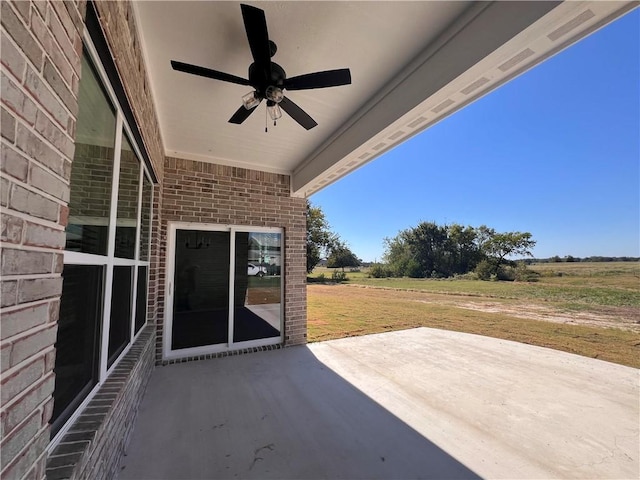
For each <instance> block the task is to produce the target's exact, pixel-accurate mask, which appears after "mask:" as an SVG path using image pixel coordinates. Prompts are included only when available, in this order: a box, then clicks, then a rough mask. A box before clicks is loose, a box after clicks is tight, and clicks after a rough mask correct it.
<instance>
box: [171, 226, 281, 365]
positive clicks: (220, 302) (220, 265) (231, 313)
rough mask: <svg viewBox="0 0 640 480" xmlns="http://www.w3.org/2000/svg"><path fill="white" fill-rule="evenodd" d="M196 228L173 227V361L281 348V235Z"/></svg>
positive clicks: (270, 231)
mask: <svg viewBox="0 0 640 480" xmlns="http://www.w3.org/2000/svg"><path fill="white" fill-rule="evenodd" d="M197 228H199V229H198V230H191V229H187V228H185V229H180V228H179V227H178V226H174V227H172V231H173V233H172V238H173V239H174V240H173V242H172V243H173V254H174V265H173V273H172V274H171V273H170V275H171V278H172V281H173V286H174V288H173V292H172V295H171V296H170V298H171V300H170V301H171V302H172V305H171V314H172V316H171V320H170V322H169V325H170V332H169V333H170V344H168V345H167V346H166V348H167V350H168V353H169V354H170V356H173V357H176V356H180V354H189V355H198V354H204V353H209V352H214V351H223V350H231V349H234V348H241V347H249V346H258V345H267V344H275V343H278V342H279V341H280V340H281V330H282V326H281V323H282V321H281V318H282V308H281V303H282V286H283V283H282V276H281V274H282V233H281V231H280V230H278V229H266V228H265V229H261V228H251V229H249V228H247V229H244V228H229V229H222V230H221V229H219V227H215V226H212V227H211V230H207V229H206V228H207V227H206V226H202V225H199V226H198V227H197ZM170 290H171V289H170ZM186 349H188V351H187V350H186ZM174 351H175V354H171V352H174ZM178 351H181V352H178Z"/></svg>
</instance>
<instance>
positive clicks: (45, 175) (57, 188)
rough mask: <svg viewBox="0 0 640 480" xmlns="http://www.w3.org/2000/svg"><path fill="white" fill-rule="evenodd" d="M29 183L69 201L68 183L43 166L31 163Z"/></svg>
mask: <svg viewBox="0 0 640 480" xmlns="http://www.w3.org/2000/svg"><path fill="white" fill-rule="evenodd" d="M29 170H30V173H29V184H30V185H31V186H32V187H35V188H39V189H40V190H42V191H43V192H46V193H48V194H49V195H51V196H54V197H56V198H59V199H60V200H63V201H65V202H68V201H69V185H68V184H67V183H65V182H64V181H62V180H60V179H59V178H57V177H55V176H53V175H52V174H51V173H49V172H48V171H46V170H45V169H44V168H42V167H39V166H38V165H36V164H33V163H32V164H31V168H30V169H29Z"/></svg>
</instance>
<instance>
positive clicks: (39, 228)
mask: <svg viewBox="0 0 640 480" xmlns="http://www.w3.org/2000/svg"><path fill="white" fill-rule="evenodd" d="M65 241H66V237H65V232H64V231H63V230H56V229H53V228H49V227H45V226H43V225H39V224H37V223H31V222H27V224H26V226H25V232H24V244H25V245H33V246H37V247H50V248H56V249H62V248H64V244H65Z"/></svg>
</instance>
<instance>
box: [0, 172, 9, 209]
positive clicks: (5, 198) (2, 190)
mask: <svg viewBox="0 0 640 480" xmlns="http://www.w3.org/2000/svg"><path fill="white" fill-rule="evenodd" d="M10 194H11V182H9V180H7V179H6V178H0V205H2V206H3V207H6V206H7V205H9V196H10Z"/></svg>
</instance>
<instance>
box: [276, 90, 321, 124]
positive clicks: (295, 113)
mask: <svg viewBox="0 0 640 480" xmlns="http://www.w3.org/2000/svg"><path fill="white" fill-rule="evenodd" d="M279 105H280V107H281V108H282V109H283V110H284V111H285V112H287V113H288V114H289V116H290V117H291V118H293V119H294V120H295V121H296V122H298V123H299V124H300V125H302V126H303V127H304V128H305V129H307V130H311V129H312V128H313V127H315V126H316V125H318V124H317V123H316V121H315V120H314V119H313V118H311V117H310V116H309V115H308V114H307V112H305V111H304V110H302V109H301V108H300V107H299V106H298V105H296V104H295V103H293V102H292V101H291V100H289V99H288V98H287V97H283V99H282V101H281V102H280V103H279Z"/></svg>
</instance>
